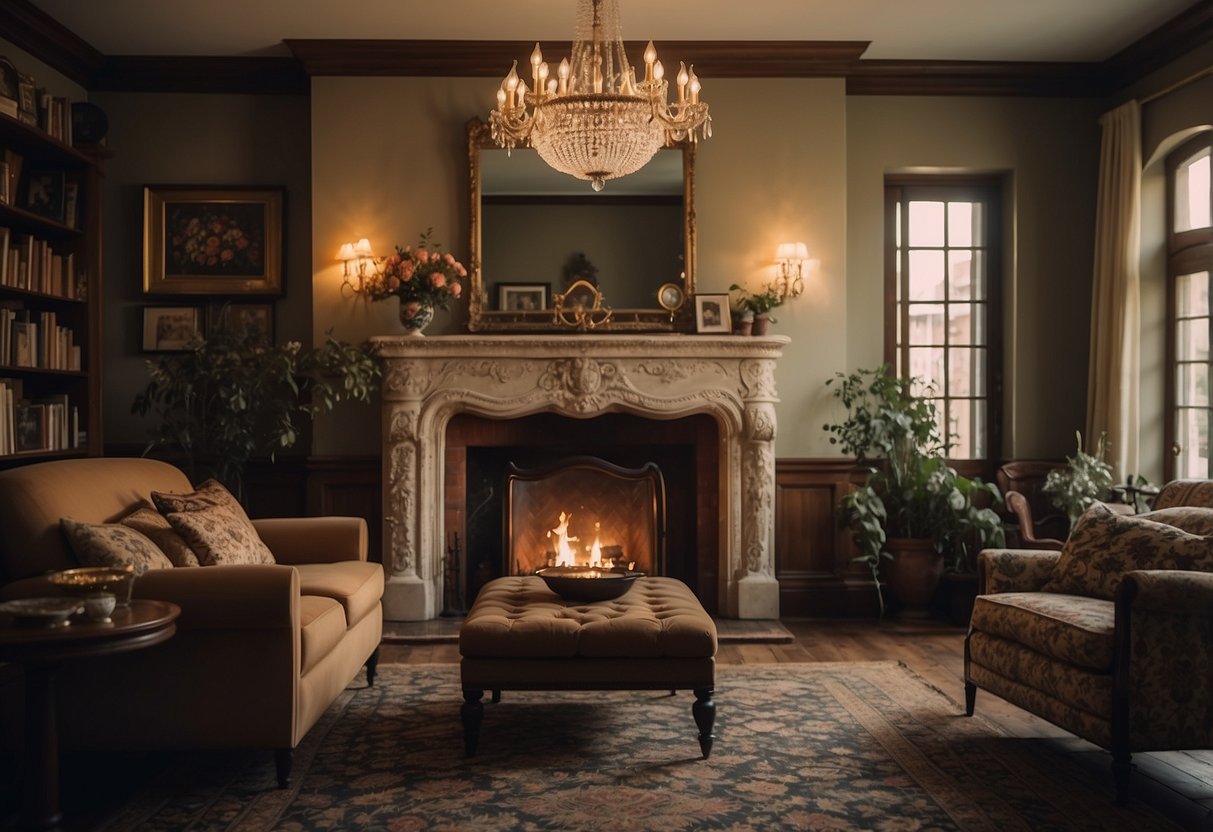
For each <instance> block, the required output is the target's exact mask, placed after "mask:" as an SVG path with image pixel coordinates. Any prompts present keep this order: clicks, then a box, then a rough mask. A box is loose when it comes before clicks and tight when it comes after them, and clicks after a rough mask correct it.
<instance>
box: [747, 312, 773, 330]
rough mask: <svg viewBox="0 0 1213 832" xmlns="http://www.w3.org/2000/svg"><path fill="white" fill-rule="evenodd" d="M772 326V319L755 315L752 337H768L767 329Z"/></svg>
mask: <svg viewBox="0 0 1213 832" xmlns="http://www.w3.org/2000/svg"><path fill="white" fill-rule="evenodd" d="M770 325H771V319H770V318H769V317H768V316H766V315H755V316H754V326H753V328H752V329H751V330H750V333H751V334H752V335H766V334H767V329H768V328H769V327H770Z"/></svg>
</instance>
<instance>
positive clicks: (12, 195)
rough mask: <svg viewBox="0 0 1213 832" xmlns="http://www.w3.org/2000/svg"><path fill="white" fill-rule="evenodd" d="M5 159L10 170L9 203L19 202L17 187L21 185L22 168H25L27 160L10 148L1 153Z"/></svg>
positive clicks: (0, 155)
mask: <svg viewBox="0 0 1213 832" xmlns="http://www.w3.org/2000/svg"><path fill="white" fill-rule="evenodd" d="M0 157H3V159H4V164H5V165H6V167H7V169H8V195H9V202H16V201H17V186H18V185H20V184H21V168H22V167H23V166H24V163H25V159H24V158H23V157H22V156H21V154H20V153H18V152H17V151H15V150H10V149H8V148H5V149H4V152H3V153H0Z"/></svg>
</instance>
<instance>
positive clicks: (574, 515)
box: [503, 457, 665, 575]
mask: <svg viewBox="0 0 1213 832" xmlns="http://www.w3.org/2000/svg"><path fill="white" fill-rule="evenodd" d="M504 498H505V539H504V541H503V543H504V545H503V549H504V552H505V555H506V557H505V560H506V564H505V571H506V573H507V574H510V575H530V574H533V573H535V572H537V571H538V570H540V569H543V568H545V567H588V568H592V569H616V568H622V569H626V570H628V571H638V572H643V573H645V574H646V575H660V574H662V568H663V565H664V561H665V557H664V555H665V481H664V479H663V478H662V476H661V468H660V467H658V466H657V465H656V464H655V463H652V462H650V463H648V464H647V465H645V466H644V467H642V468H624V467H621V466H619V465H614V464H612V463H610V462H607V461H606V460H604V459H598V458H597V457H574V458H571V459H567V460H564V461H562V462H559V463H557V464H556V465H554V466H550V467H547V468H542V469H522V468H518V467H517V466H514V465H511V466H510V467H509V469H508V472H507V475H506V481H505V494H504Z"/></svg>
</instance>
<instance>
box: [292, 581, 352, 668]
mask: <svg viewBox="0 0 1213 832" xmlns="http://www.w3.org/2000/svg"><path fill="white" fill-rule="evenodd" d="M299 629H300V645H301V646H300V649H301V652H302V655H301V656H300V664H299V669H300V673H301V674H304V673H307V672H308V671H309V670H311V669H312V668H313V667H315V666H316V664H317V663H318V662H319V661H320V660H321V659H323V658H324V657H325V656H327V655H328V654H329V653H331V652H332V650H333V648H334V647H336V646H337V645H338V644H340V643H341V639H342V638H344V637H345V629H346V627H345V611H344V610H343V609H342V608H341V605H340V604H338V603H337V602H336V601H334V600H333V599H332V598H322V597H320V596H318V595H303V596H301V597H300V598H299Z"/></svg>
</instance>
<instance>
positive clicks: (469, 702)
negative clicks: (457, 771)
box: [459, 688, 484, 757]
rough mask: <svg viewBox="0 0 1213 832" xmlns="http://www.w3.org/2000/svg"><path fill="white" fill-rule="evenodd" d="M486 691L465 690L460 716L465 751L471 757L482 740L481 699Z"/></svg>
mask: <svg viewBox="0 0 1213 832" xmlns="http://www.w3.org/2000/svg"><path fill="white" fill-rule="evenodd" d="M482 696H484V691H483V690H481V689H479V688H464V689H463V705H462V707H460V709H459V716H460V717H462V718H463V751H464V753H465V754H467V756H469V757H471V756H472V755H473V754H475V753H476V743H477V741H478V740H479V739H480V722H481V720H483V719H484V704H483V703H482V702H481V701H480V697H482Z"/></svg>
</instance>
